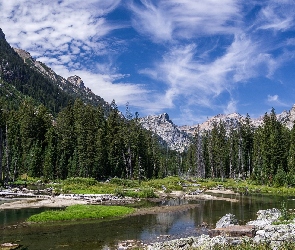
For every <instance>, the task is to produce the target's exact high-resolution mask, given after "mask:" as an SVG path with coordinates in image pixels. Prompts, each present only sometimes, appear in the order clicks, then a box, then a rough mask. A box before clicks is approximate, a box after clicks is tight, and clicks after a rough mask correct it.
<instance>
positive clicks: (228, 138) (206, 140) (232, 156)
mask: <svg viewBox="0 0 295 250" xmlns="http://www.w3.org/2000/svg"><path fill="white" fill-rule="evenodd" d="M185 168H186V169H187V171H188V172H190V173H193V175H194V176H197V177H200V178H221V179H222V178H241V179H246V178H250V179H252V180H253V181H255V182H256V183H258V184H268V185H278V186H282V185H289V186H294V185H295V127H294V126H293V128H292V129H291V130H290V129H288V128H287V127H286V126H284V125H283V124H282V123H280V122H279V121H278V120H277V117H276V114H275V110H274V109H272V111H271V112H270V113H269V114H268V113H266V114H265V115H264V117H263V125H261V126H259V127H258V128H256V129H254V127H253V125H251V122H250V117H249V116H247V117H246V118H245V119H244V120H243V121H241V122H239V123H238V124H236V123H232V124H229V126H228V127H226V124H225V122H222V121H220V122H215V123H214V124H213V129H212V130H208V131H205V132H202V133H201V132H200V130H199V129H197V131H196V133H195V136H194V141H193V143H192V145H191V146H190V148H189V149H188V151H187V153H186V156H185Z"/></svg>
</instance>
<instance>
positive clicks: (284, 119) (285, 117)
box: [277, 104, 295, 129]
mask: <svg viewBox="0 0 295 250" xmlns="http://www.w3.org/2000/svg"><path fill="white" fill-rule="evenodd" d="M277 119H278V121H280V122H281V123H283V124H284V125H286V127H287V128H289V129H291V128H292V127H293V123H294V121H295V104H294V105H293V107H292V108H291V109H290V110H289V111H286V110H285V111H283V112H282V113H281V114H279V115H277Z"/></svg>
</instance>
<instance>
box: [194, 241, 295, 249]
mask: <svg viewBox="0 0 295 250" xmlns="http://www.w3.org/2000/svg"><path fill="white" fill-rule="evenodd" d="M294 248H295V243H294V242H287V241H286V242H282V243H281V245H280V246H278V247H277V248H275V249H277V250H289V249H294ZM193 249H194V248H192V250H193ZM198 249H200V250H201V249H202V248H196V249H195V250H198ZM211 249H212V250H252V249H255V250H269V249H273V248H272V247H271V245H270V243H269V242H265V243H254V242H253V241H252V240H247V241H246V240H245V241H244V242H243V243H242V244H240V245H229V244H225V245H216V246H214V247H212V248H211Z"/></svg>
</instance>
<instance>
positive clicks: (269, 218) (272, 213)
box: [247, 208, 282, 228]
mask: <svg viewBox="0 0 295 250" xmlns="http://www.w3.org/2000/svg"><path fill="white" fill-rule="evenodd" d="M281 214H282V213H281V211H280V210H279V209H277V208H272V209H267V210H259V211H258V212H257V220H254V221H249V222H248V223H247V225H251V226H256V227H257V228H263V227H265V226H266V225H270V224H272V223H273V222H274V221H276V220H277V219H278V218H279V217H280V216H281Z"/></svg>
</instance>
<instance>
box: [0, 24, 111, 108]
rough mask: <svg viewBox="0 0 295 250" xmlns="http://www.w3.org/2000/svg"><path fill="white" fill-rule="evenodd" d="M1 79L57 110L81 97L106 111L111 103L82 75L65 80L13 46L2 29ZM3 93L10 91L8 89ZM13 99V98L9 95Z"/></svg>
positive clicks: (0, 51)
mask: <svg viewBox="0 0 295 250" xmlns="http://www.w3.org/2000/svg"><path fill="white" fill-rule="evenodd" d="M0 81H1V85H2V88H4V87H5V88H6V87H8V88H11V86H13V88H15V90H16V91H17V92H18V93H20V94H19V95H22V96H24V97H31V98H33V99H34V100H35V101H36V102H37V103H39V104H43V105H45V106H46V107H47V108H49V109H50V110H51V111H52V112H53V113H58V112H59V111H60V110H61V109H62V108H64V107H65V106H67V104H68V103H69V102H74V100H75V99H77V98H80V99H81V100H82V101H83V102H84V103H88V104H91V105H94V106H101V107H103V109H104V111H105V113H106V114H107V113H108V111H109V109H110V105H109V104H108V103H107V102H106V101H104V99H103V98H101V97H100V96H97V95H95V94H94V93H93V92H92V91H91V89H89V88H87V87H85V85H84V83H83V81H82V79H81V78H80V77H79V76H71V77H69V78H68V79H65V78H63V77H61V76H59V75H57V74H56V73H55V72H54V71H53V70H52V69H50V68H49V67H48V66H46V65H45V64H44V63H42V62H39V61H36V60H35V59H33V58H32V56H31V55H30V53H29V52H27V51H24V50H22V49H17V48H14V49H13V48H12V47H11V46H10V45H9V44H8V43H7V41H6V39H5V34H4V33H3V31H2V29H1V28H0ZM1 92H3V93H4V92H9V93H10V92H11V90H9V89H5V90H3V89H2V90H1ZM10 99H11V100H12V99H13V98H10Z"/></svg>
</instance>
